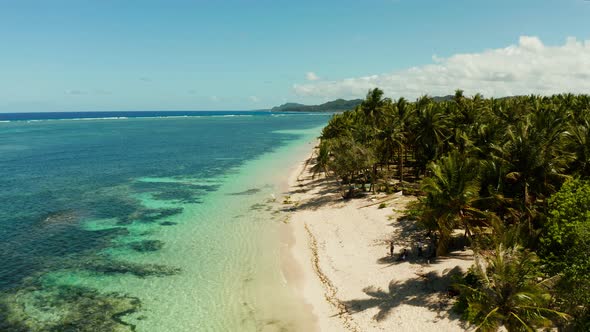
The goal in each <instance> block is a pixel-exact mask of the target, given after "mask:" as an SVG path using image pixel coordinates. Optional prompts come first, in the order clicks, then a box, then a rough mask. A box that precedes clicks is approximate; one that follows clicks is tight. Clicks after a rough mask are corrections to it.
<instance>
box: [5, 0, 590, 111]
mask: <svg viewBox="0 0 590 332" xmlns="http://www.w3.org/2000/svg"><path fill="white" fill-rule="evenodd" d="M589 22H590V2H589V1H584V0H554V1H551V0H536V1H528V0H518V1H503V0H495V1H494V0H489V1H479V0H462V1H455V0H450V1H442V0H432V1H430V0H428V1H427V0H412V1H410V0H363V1H360V0H359V1H349V0H340V1H279V0H275V1H245V0H244V1H238V0H235V1H223V0H218V1H198V0H195V1H174V0H168V1H149V0H141V1H131V0H129V1H121V0H96V1H84V0H76V1H61V0H52V1H28V0H18V1H16V0H15V1H10V0H0V43H1V44H0V45H1V46H0V112H26V111H94V110H168V109H170V110H172V109H174V110H185V109H197V110H198V109H203V110H210V109H257V108H267V107H272V106H274V105H277V104H281V103H284V102H286V101H295V102H302V103H317V102H322V101H325V100H328V99H333V98H335V97H343V98H351V97H357V96H362V95H363V92H364V91H366V88H367V87H371V86H373V85H378V84H384V85H385V86H386V87H389V91H388V90H387V89H386V92H387V93H388V94H389V95H391V96H392V97H397V96H398V94H400V93H401V92H402V91H404V92H405V91H407V94H409V95H410V97H412V94H414V93H418V91H423V93H428V94H439V93H442V92H444V91H443V90H445V89H447V88H448V92H449V93H451V92H452V91H453V90H454V89H456V88H465V87H463V86H454V85H457V84H462V85H469V84H471V83H470V82H472V81H473V80H474V79H473V77H472V76H469V77H462V78H461V79H456V75H459V74H456V73H452V75H451V74H449V75H451V76H449V79H448V80H445V81H440V84H439V85H438V86H436V87H433V86H432V85H428V84H422V83H421V82H426V81H428V82H430V81H433V80H434V79H435V78H433V77H431V76H428V75H436V77H439V76H440V75H441V74H440V73H441V72H445V73H447V72H449V71H450V70H454V69H453V68H457V67H459V66H466V67H469V66H475V67H474V68H476V69H477V70H478V71H479V74H481V71H483V70H484V69H485V70H486V71H488V72H494V73H495V74H494V75H496V74H497V75H496V76H494V77H495V79H497V78H498V77H510V82H504V83H506V84H500V85H498V86H491V85H486V84H485V80H484V83H482V84H483V86H482V90H483V91H484V92H487V94H488V95H490V94H492V95H493V94H498V93H512V92H520V91H521V90H519V89H524V88H523V86H525V87H526V86H527V85H526V84H527V82H539V79H538V78H535V76H534V75H538V74H534V73H536V69H535V68H530V69H527V70H526V73H521V72H518V73H512V72H503V70H509V69H510V68H508V69H506V68H502V67H512V66H511V65H510V63H509V62H506V61H504V60H503V59H504V58H503V57H505V55H495V56H491V60H489V61H488V60H486V61H488V62H486V63H484V64H482V63H481V61H480V60H473V59H479V58H481V57H480V56H478V54H484V55H485V54H486V52H491V51H493V50H504V49H506V48H507V47H510V45H513V46H515V47H516V48H517V49H519V50H521V49H522V50H525V49H526V50H529V51H530V50H531V48H528V46H527V45H529V46H530V44H531V40H532V44H533V46H535V45H537V42H536V41H539V42H540V43H541V44H542V45H541V46H542V49H539V48H536V49H535V50H536V51H538V52H533V53H534V54H533V53H531V52H528V51H527V52H528V53H526V52H525V53H526V54H528V55H522V56H519V59H521V60H522V59H524V58H526V57H530V59H531V60H530V61H529V60H527V61H524V62H532V63H537V62H538V63H544V65H543V66H544V67H546V66H548V65H547V63H546V61H553V60H551V59H554V58H556V57H557V56H556V55H555V54H558V55H559V57H558V58H559V59H561V60H560V62H555V61H554V63H551V64H549V66H554V67H555V68H554V70H553V74H552V75H553V76H551V77H546V78H543V79H541V81H543V80H545V81H547V82H550V81H553V80H554V78H555V77H558V76H559V75H562V74H563V75H573V74H574V72H578V71H580V72H581V73H582V74H581V76H579V77H578V76H576V77H577V79H578V80H581V81H579V82H578V81H577V85H576V87H578V86H580V85H581V86H582V87H584V88H586V87H587V86H588V85H586V82H588V81H590V69H588V68H589V67H590V63H588V62H585V60H584V58H582V57H581V56H580V54H586V53H584V52H586V50H587V49H588V50H590V42H585V41H586V40H590V23H589ZM523 36H530V37H534V39H530V38H529V37H527V38H529V39H524V40H523V39H519V38H521V37H523ZM567 37H575V38H576V42H577V43H578V47H574V46H572V45H573V44H571V43H572V40H570V47H566V46H567V45H568V44H567V43H566V38H567ZM522 50H521V51H522ZM523 52H524V51H523ZM555 52H557V53H555ZM529 53H530V54H529ZM572 53H575V54H574V55H572V56H571V57H570V55H571V54H572ZM458 54H459V55H460V54H472V55H474V58H469V60H468V62H469V63H468V64H466V63H465V62H461V61H463V60H464V58H462V57H461V56H459V57H457V55H458ZM503 54H504V53H503ZM576 54H578V56H576ZM588 54H590V53H588ZM433 56H435V58H434V59H433ZM485 57H486V56H484V58H485ZM562 57H565V58H566V59H565V60H564V59H562ZM440 59H443V60H440ZM453 59H455V60H457V61H459V63H454V62H453V61H455V60H453ZM461 59H463V60H461ZM526 59H529V58H526ZM535 59H539V60H538V61H537V60H535ZM478 61H479V62H478ZM451 62H452V63H454V65H453V64H452V63H451ZM564 63H565V65H564ZM432 65H438V66H442V67H441V68H438V69H436V68H435V69H436V70H434V71H433V70H431V69H429V68H430V67H429V66H432ZM453 66H455V67H453ZM490 66H491V67H490ZM494 66H495V67H494ZM521 66H522V65H521ZM412 67H414V68H418V69H419V72H420V73H421V74H420V77H416V75H414V74H411V73H413V72H414V71H412V70H411V69H409V68H412ZM515 67H516V65H515ZM490 68H492V69H490ZM496 68H497V71H498V72H497V73H496ZM552 68H553V67H552ZM580 68H581V69H580ZM408 70H409V71H408ZM459 71H460V70H459ZM433 73H434V74H433ZM472 74H473V72H471V73H470V74H469V75H472ZM479 74H478V75H479ZM586 74H588V75H587V77H586ZM372 75H375V76H372ZM388 75H393V77H394V80H397V81H398V83H396V84H397V85H390V86H388V84H389V83H388V82H390V81H391V77H390V76H388ZM408 75H410V76H408ZM411 75H414V76H411ZM445 75H447V74H445ZM527 75H528V76H527ZM531 75H533V76H531ZM371 77H373V78H371ZM478 77H479V76H478ZM309 79H312V80H309ZM359 82H360V83H359ZM363 82H364V83H363ZM366 82H369V83H366ZM403 82H408V83H407V84H408V85H409V86H411V87H412V89H409V90H405V89H404V88H405V85H404V88H399V87H400V86H401V85H402V84H405V83H403ZM478 82H480V81H477V82H476V83H478ZM515 82H516V83H518V84H519V85H518V88H517V85H514V84H515ZM580 82H581V83H580ZM365 83H366V84H365ZM472 83H473V82H472ZM480 83H481V82H480ZM443 84H444V86H443ZM478 84H479V83H478ZM552 84H553V83H546V84H544V85H542V86H541V85H540V84H539V86H537V87H533V88H532V90H531V92H539V93H549V92H551V91H553V90H555V89H559V86H557V85H556V86H551V85H552ZM588 84H590V83H588ZM447 85H448V86H447ZM513 86H514V88H512V87H513ZM562 86H563V85H562ZM477 87H478V85H477V84H475V83H474V84H473V86H468V87H467V91H469V89H477ZM535 89H536V90H535ZM394 90H397V91H394ZM555 92H561V91H557V90H556V91H555ZM588 92H590V89H589V90H588Z"/></svg>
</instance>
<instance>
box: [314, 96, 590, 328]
mask: <svg viewBox="0 0 590 332" xmlns="http://www.w3.org/2000/svg"><path fill="white" fill-rule="evenodd" d="M314 171H315V172H318V173H319V172H324V173H326V175H327V177H330V178H334V179H337V180H338V181H339V183H340V185H341V188H342V195H343V197H345V198H347V197H351V196H354V195H355V194H356V193H358V192H363V191H373V192H374V191H385V192H392V191H398V190H403V191H404V192H405V193H409V194H415V195H417V196H418V202H417V203H416V205H415V206H413V209H412V210H413V215H414V216H415V218H416V222H418V223H419V224H420V225H422V226H423V227H424V228H425V229H427V230H429V231H430V232H429V233H430V234H432V239H433V240H432V243H433V245H434V246H435V248H436V255H444V254H446V253H447V252H448V251H449V250H451V249H452V246H453V243H454V241H453V240H454V237H455V235H454V234H455V233H456V231H457V230H461V233H462V234H463V236H464V239H465V240H467V241H468V243H470V245H471V247H472V248H473V249H474V251H475V253H476V257H477V259H476V261H477V264H475V265H474V267H473V268H472V269H471V270H470V272H469V273H468V275H467V276H466V278H465V280H464V281H463V282H462V283H461V284H460V285H458V286H457V287H458V289H459V291H460V296H459V298H460V300H459V301H458V303H459V304H460V305H458V306H457V307H458V308H460V310H461V311H462V312H463V314H464V317H465V318H466V319H468V320H469V321H471V322H472V323H474V324H476V326H479V328H480V329H481V330H483V331H494V330H497V329H498V328H499V327H501V326H504V327H506V328H507V329H508V330H510V331H530V330H532V329H539V328H543V327H547V326H557V327H559V328H560V329H563V330H568V329H570V330H587V329H588V327H589V326H590V300H589V299H590V256H589V255H588V252H590V211H589V209H590V182H587V181H588V180H590V179H589V177H590V96H588V95H572V94H562V95H554V96H550V97H542V96H534V95H533V96H520V97H510V98H502V99H493V98H489V99H486V98H483V97H482V96H481V95H479V94H478V95H475V96H473V97H471V98H468V97H466V96H464V95H463V92H462V91H460V90H458V91H457V92H456V93H455V95H454V96H453V97H452V98H443V99H437V100H434V99H432V98H430V97H428V96H424V97H421V98H419V99H418V100H416V101H415V102H409V101H407V100H406V99H404V98H400V99H398V100H391V99H389V98H384V96H383V92H382V91H381V90H379V89H373V90H370V91H369V93H368V94H367V97H366V99H365V100H364V101H363V102H362V103H361V104H360V105H359V106H357V107H356V108H354V109H353V110H350V111H347V112H344V113H342V114H336V115H334V116H333V118H332V119H331V120H330V122H329V124H328V125H327V126H326V127H325V128H324V130H323V132H322V136H321V142H320V145H319V149H318V157H317V163H316V165H315V166H314Z"/></svg>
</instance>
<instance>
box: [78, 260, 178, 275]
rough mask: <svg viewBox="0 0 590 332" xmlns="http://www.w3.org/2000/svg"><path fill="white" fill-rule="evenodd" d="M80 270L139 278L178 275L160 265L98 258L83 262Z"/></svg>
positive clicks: (176, 270) (176, 272)
mask: <svg viewBox="0 0 590 332" xmlns="http://www.w3.org/2000/svg"><path fill="white" fill-rule="evenodd" d="M80 267H81V268H82V269H85V270H88V271H91V272H95V273H103V274H132V275H134V276H136V277H139V278H144V277H150V276H155V277H165V276H170V275H175V274H178V273H180V269H179V268H174V267H169V266H166V265H160V264H138V263H132V262H124V261H116V260H107V259H102V258H98V259H95V260H92V261H89V262H85V263H83V264H82V265H81V266H80Z"/></svg>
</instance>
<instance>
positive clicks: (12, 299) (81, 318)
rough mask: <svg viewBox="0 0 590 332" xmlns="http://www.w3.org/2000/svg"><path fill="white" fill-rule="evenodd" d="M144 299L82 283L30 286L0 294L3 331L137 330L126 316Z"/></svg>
mask: <svg viewBox="0 0 590 332" xmlns="http://www.w3.org/2000/svg"><path fill="white" fill-rule="evenodd" d="M140 307H141V302H140V301H139V299H137V298H135V297H130V296H127V295H124V294H120V293H105V294H102V293H99V292H98V291H96V290H94V289H90V288H86V287H80V286H44V287H43V288H41V287H40V286H27V287H23V288H20V289H18V290H16V291H14V292H11V293H0V330H1V331H11V332H12V331H15V332H21V331H22V332H24V331H27V332H41V331H52V332H53V331H55V332H57V331H59V332H66V331H76V332H91V331H113V332H132V331H135V326H134V325H133V324H130V323H127V322H125V321H124V320H123V318H124V316H126V315H129V314H131V313H134V312H136V311H138V310H139V309H140Z"/></svg>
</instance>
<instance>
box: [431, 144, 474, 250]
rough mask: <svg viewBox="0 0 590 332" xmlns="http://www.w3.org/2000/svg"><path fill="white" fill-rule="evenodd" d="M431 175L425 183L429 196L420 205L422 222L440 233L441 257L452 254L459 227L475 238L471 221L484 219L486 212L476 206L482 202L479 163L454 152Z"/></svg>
mask: <svg viewBox="0 0 590 332" xmlns="http://www.w3.org/2000/svg"><path fill="white" fill-rule="evenodd" d="M428 170H429V171H430V173H431V175H430V176H429V177H427V178H425V179H424V180H423V182H422V191H423V192H425V193H426V197H425V198H424V199H422V201H421V203H420V205H421V209H422V211H423V212H422V215H421V217H420V219H421V221H422V223H423V224H424V225H425V226H427V227H428V228H430V229H434V230H436V231H438V234H439V241H438V243H437V248H436V253H437V255H442V254H445V253H446V252H447V251H448V244H449V241H450V240H451V234H452V232H453V230H454V229H455V228H457V227H464V229H465V234H466V235H467V236H471V234H472V231H471V227H470V224H469V221H470V219H472V218H475V217H483V213H482V212H481V211H479V210H478V209H476V208H475V207H474V206H473V204H474V203H475V201H476V200H477V199H478V191H479V185H478V181H477V175H478V174H477V164H476V162H475V161H474V160H473V159H471V158H469V157H467V156H465V155H462V154H460V153H459V152H458V151H453V152H451V153H449V154H448V155H446V156H445V157H443V158H441V159H440V160H438V161H436V162H431V163H430V165H429V166H428Z"/></svg>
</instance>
